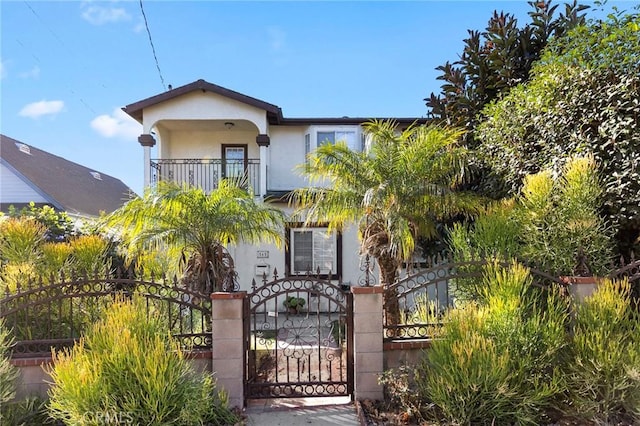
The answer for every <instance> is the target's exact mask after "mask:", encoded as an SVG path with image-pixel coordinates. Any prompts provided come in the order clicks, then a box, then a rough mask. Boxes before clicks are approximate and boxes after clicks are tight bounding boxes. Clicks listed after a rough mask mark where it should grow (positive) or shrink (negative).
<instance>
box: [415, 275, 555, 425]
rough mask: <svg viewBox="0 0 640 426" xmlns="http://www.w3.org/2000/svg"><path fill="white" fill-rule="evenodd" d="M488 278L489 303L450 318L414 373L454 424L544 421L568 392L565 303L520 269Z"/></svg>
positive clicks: (427, 398)
mask: <svg viewBox="0 0 640 426" xmlns="http://www.w3.org/2000/svg"><path fill="white" fill-rule="evenodd" d="M485 273H486V278H485V283H484V288H485V289H486V294H485V295H484V298H483V299H484V300H485V301H486V303H485V304H467V305H466V306H464V307H461V308H457V309H453V310H451V311H450V312H449V313H448V314H447V315H446V317H445V321H444V326H443V330H442V333H441V338H440V339H436V340H434V341H433V342H432V346H431V348H430V349H429V350H428V351H427V352H426V353H425V358H424V360H423V363H422V365H420V366H419V367H418V369H417V371H416V384H417V386H418V389H419V393H420V395H421V396H422V399H423V400H424V401H425V402H430V403H433V404H434V405H435V407H436V408H437V411H438V413H439V414H440V415H441V416H443V417H444V419H445V420H446V421H448V422H451V423H453V424H540V423H541V422H542V421H544V420H545V416H546V413H547V412H548V410H549V409H550V408H552V407H554V406H555V404H556V400H557V399H558V398H560V397H561V396H562V395H563V393H564V391H565V385H564V382H563V379H562V374H561V367H562V365H563V363H564V361H563V359H562V352H563V350H564V349H565V348H566V334H565V324H566V319H567V306H566V303H565V302H563V301H562V299H561V298H560V297H559V294H558V293H557V292H555V291H551V290H550V291H548V292H547V293H540V291H539V290H535V289H532V288H531V278H530V277H529V274H528V270H527V269H525V268H523V267H522V266H519V265H517V264H514V265H513V266H511V267H510V268H507V269H503V268H499V267H497V266H491V267H489V268H487V269H486V271H485ZM423 405H426V404H423Z"/></svg>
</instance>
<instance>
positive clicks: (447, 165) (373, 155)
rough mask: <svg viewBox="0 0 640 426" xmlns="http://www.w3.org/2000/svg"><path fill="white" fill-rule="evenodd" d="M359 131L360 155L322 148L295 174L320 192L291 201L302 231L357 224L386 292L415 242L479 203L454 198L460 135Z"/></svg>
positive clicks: (392, 127) (417, 129)
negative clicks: (318, 225)
mask: <svg viewBox="0 0 640 426" xmlns="http://www.w3.org/2000/svg"><path fill="white" fill-rule="evenodd" d="M363 128H364V131H365V133H366V134H367V136H368V141H369V143H368V147H367V149H366V150H365V151H364V152H356V151H352V150H350V149H349V148H348V147H347V146H346V145H345V144H344V143H337V144H335V145H331V144H324V145H322V146H319V147H318V148H317V150H316V151H315V152H314V153H313V154H311V155H310V156H309V158H308V162H307V164H304V165H301V166H299V170H301V172H302V174H303V175H305V176H307V177H308V178H309V182H310V184H312V185H314V184H318V183H320V184H321V185H319V186H315V187H310V188H302V189H299V190H297V191H296V192H295V193H294V195H293V198H292V201H293V203H294V204H295V205H296V207H297V208H296V212H297V213H298V214H301V215H303V216H306V222H307V223H311V222H327V223H328V224H329V225H328V226H329V228H330V229H339V228H341V227H342V226H343V225H345V224H348V223H356V224H358V227H359V233H360V242H361V244H360V252H361V255H368V256H371V257H372V258H374V259H375V260H376V261H377V263H378V266H379V268H380V281H381V284H382V285H383V286H385V287H386V288H388V287H389V286H390V285H391V284H392V283H393V282H394V281H395V280H396V279H397V277H398V271H399V269H400V267H401V265H402V263H403V262H404V261H407V260H409V259H410V258H411V256H412V255H413V253H414V250H415V245H416V241H417V239H418V238H419V237H424V238H426V239H430V238H433V237H435V236H436V235H437V228H436V227H437V224H438V223H439V222H440V221H443V220H445V219H449V218H452V217H455V216H458V215H460V214H463V215H470V214H476V213H478V212H479V210H480V208H481V206H482V204H483V203H482V200H481V199H480V198H479V197H478V196H476V195H474V194H471V193H468V192H462V191H458V190H457V188H458V186H459V185H460V184H461V183H462V182H463V179H464V177H465V170H466V156H467V150H466V149H465V148H463V147H461V146H459V145H458V141H459V140H460V138H461V136H462V132H461V131H459V130H453V129H448V128H444V127H438V126H419V125H412V126H409V127H408V128H407V129H406V130H403V131H401V132H400V131H398V128H397V123H395V122H394V121H377V120H374V121H371V122H368V123H365V124H364V125H363ZM385 297H387V302H386V306H387V309H388V311H387V312H386V314H387V323H391V322H392V321H395V320H397V319H399V318H397V317H398V312H397V306H396V307H395V309H394V308H393V300H392V299H394V295H392V294H386V295H385ZM390 303H391V305H390ZM389 306H391V307H392V309H391V310H392V311H395V312H389Z"/></svg>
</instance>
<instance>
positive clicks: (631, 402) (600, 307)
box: [568, 280, 640, 424]
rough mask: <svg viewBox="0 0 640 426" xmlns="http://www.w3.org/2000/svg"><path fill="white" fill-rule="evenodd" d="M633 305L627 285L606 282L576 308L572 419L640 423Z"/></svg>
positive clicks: (638, 336)
mask: <svg viewBox="0 0 640 426" xmlns="http://www.w3.org/2000/svg"><path fill="white" fill-rule="evenodd" d="M632 303H633V302H632V299H631V297H630V286H629V283H628V282H627V281H622V282H616V281H610V280H605V281H604V282H602V283H601V284H600V285H599V286H598V288H597V290H596V291H595V292H594V293H593V295H591V296H590V297H587V298H586V299H585V300H584V302H583V303H581V304H579V305H578V306H577V307H576V314H575V330H574V335H573V360H572V362H571V364H570V365H569V369H568V381H569V386H570V396H571V402H572V405H571V413H572V414H573V415H576V416H578V417H581V418H583V419H585V420H590V421H596V422H598V423H603V424H604V423H606V424H618V423H617V422H618V421H622V422H623V423H624V422H625V421H629V422H630V424H631V423H632V424H638V423H640V315H639V314H638V310H637V309H634V307H633V305H632ZM625 424H626V423H625Z"/></svg>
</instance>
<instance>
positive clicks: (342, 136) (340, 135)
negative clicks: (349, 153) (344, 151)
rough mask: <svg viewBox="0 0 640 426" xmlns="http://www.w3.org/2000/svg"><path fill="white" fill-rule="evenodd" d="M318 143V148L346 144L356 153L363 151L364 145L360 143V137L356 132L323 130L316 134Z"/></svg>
mask: <svg viewBox="0 0 640 426" xmlns="http://www.w3.org/2000/svg"><path fill="white" fill-rule="evenodd" d="M316 141H317V143H318V146H322V145H324V144H332V145H335V144H336V142H344V143H346V144H347V146H348V147H349V148H351V149H352V150H354V151H361V150H362V146H361V145H362V144H361V143H360V144H359V143H358V137H357V133H356V131H355V130H346V131H344V130H335V131H333V130H330V131H325V130H321V131H318V132H317V133H316Z"/></svg>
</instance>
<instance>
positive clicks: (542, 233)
mask: <svg viewBox="0 0 640 426" xmlns="http://www.w3.org/2000/svg"><path fill="white" fill-rule="evenodd" d="M601 194H602V189H601V186H600V180H599V177H598V174H597V167H596V163H595V160H594V157H593V156H591V155H586V156H581V157H573V158H572V159H570V160H569V161H568V162H567V164H566V165H565V167H564V169H563V173H562V174H561V175H559V176H554V174H553V172H552V171H551V170H544V171H541V172H539V173H536V174H532V175H528V176H526V177H525V179H524V185H523V187H522V190H521V192H520V194H519V195H518V196H517V197H514V198H513V199H511V200H506V201H503V202H500V203H497V204H495V205H494V206H492V207H491V208H490V209H487V211H486V213H485V214H484V215H483V216H481V217H479V218H478V220H476V222H475V223H474V224H473V225H467V226H465V225H456V226H454V228H453V229H452V231H451V233H450V239H449V241H450V245H451V248H452V251H453V253H454V256H455V258H456V260H459V261H466V260H469V259H472V258H473V257H474V256H476V255H477V253H482V254H485V255H491V256H495V257H497V258H499V259H501V260H507V259H509V258H513V259H517V260H518V261H519V262H521V263H523V264H526V265H527V266H530V267H534V268H536V269H540V270H542V271H553V272H556V273H557V274H559V275H573V274H574V273H576V272H580V273H586V274H602V273H603V272H604V271H606V270H607V267H608V266H609V263H610V261H611V257H612V253H613V242H612V236H611V230H610V229H609V228H608V227H607V225H606V224H605V222H604V220H603V219H602V218H601V217H600V215H599V209H598V206H599V199H600V196H601ZM580 256H584V258H585V259H586V266H587V269H588V271H578V269H580V268H578V263H579V262H578V260H579V258H580ZM481 284H482V283H480V282H478V281H476V280H458V281H457V282H456V286H457V290H458V293H459V296H461V297H463V298H471V299H475V298H478V297H481V296H482V289H481Z"/></svg>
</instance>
